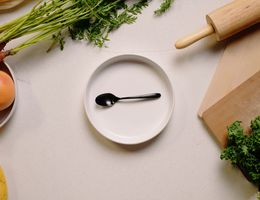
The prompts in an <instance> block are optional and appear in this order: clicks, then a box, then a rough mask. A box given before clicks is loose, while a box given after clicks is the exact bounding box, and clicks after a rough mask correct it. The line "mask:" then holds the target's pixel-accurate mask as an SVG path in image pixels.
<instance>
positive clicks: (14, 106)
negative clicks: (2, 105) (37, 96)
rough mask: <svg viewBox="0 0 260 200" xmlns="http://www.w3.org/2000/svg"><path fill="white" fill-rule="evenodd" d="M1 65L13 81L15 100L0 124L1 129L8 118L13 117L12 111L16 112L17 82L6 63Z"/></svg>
mask: <svg viewBox="0 0 260 200" xmlns="http://www.w3.org/2000/svg"><path fill="white" fill-rule="evenodd" d="M3 65H4V66H5V67H6V69H7V70H8V72H9V73H10V74H11V78H12V79H13V81H14V86H15V87H14V88H15V99H14V102H13V104H12V105H11V106H12V108H11V110H10V112H9V113H8V114H7V117H6V118H5V119H4V120H3V121H2V122H0V128H2V127H3V126H4V125H5V124H6V123H7V122H8V121H9V120H10V118H11V117H12V116H13V114H14V111H15V110H16V105H17V96H18V88H17V80H16V77H15V75H14V71H13V70H12V69H11V67H10V66H9V65H8V64H7V63H6V62H3Z"/></svg>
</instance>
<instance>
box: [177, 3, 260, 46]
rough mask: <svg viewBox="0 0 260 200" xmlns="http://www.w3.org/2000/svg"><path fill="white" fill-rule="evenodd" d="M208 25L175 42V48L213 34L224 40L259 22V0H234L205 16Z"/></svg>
mask: <svg viewBox="0 0 260 200" xmlns="http://www.w3.org/2000/svg"><path fill="white" fill-rule="evenodd" d="M206 20H207V23H208V25H207V26H206V27H205V28H203V29H202V30H201V31H199V32H196V33H194V34H192V35H189V36H187V37H185V38H183V39H180V40H178V41H177V42H176V43H175V47H176V48H177V49H182V48H185V47H187V46H189V45H191V44H193V43H194V42H196V41H198V40H200V39H202V38H204V37H206V36H209V35H211V34H214V35H215V36H216V39H217V41H221V40H224V39H226V38H228V37H230V36H232V35H234V34H236V33H238V32H240V31H242V30H244V29H246V28H248V27H250V26H252V25H254V24H257V23H259V22H260V0H235V1H233V2H231V3H229V4H227V5H225V6H223V7H221V8H219V9H217V10H215V11H213V12H211V13H210V14H208V15H207V16H206Z"/></svg>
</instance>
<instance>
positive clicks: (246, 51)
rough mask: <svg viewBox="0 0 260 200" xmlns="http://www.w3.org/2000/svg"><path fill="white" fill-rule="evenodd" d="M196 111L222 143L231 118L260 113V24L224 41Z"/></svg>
mask: <svg viewBox="0 0 260 200" xmlns="http://www.w3.org/2000/svg"><path fill="white" fill-rule="evenodd" d="M198 114H199V116H200V117H201V118H202V119H203V121H204V122H205V124H206V125H207V126H208V128H209V129H210V131H211V133H213V135H214V136H215V137H216V139H217V141H218V142H219V143H220V145H221V146H225V145H226V141H227V129H226V127H227V126H228V125H230V124H231V123H232V122H233V121H235V120H240V121H242V122H243V124H244V126H245V127H248V125H249V124H250V121H251V120H252V119H253V118H254V117H256V116H257V115H260V24H257V25H256V26H254V27H252V28H251V29H250V30H247V32H244V33H242V34H239V35H237V36H236V37H235V38H233V39H232V41H230V43H229V44H228V45H227V47H226V49H225V51H224V54H223V56H222V58H221V60H220V62H219V65H218V67H217V69H216V72H215V74H214V76H213V78H212V81H211V83H210V86H209V88H208V91H207V93H206V95H205V97H204V99H203V101H202V104H201V107H200V109H199V112H198Z"/></svg>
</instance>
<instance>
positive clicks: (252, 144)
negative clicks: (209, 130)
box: [220, 116, 260, 199]
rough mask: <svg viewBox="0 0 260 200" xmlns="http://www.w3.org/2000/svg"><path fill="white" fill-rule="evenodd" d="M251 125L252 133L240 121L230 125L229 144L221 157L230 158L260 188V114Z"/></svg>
mask: <svg viewBox="0 0 260 200" xmlns="http://www.w3.org/2000/svg"><path fill="white" fill-rule="evenodd" d="M250 127H251V132H250V134H245V131H244V129H243V127H242V126H241V122H240V121H236V122H234V123H233V124H232V125H231V126H229V127H228V144H227V147H226V148H225V149H224V150H223V151H222V153H221V156H220V158H221V159H225V160H230V161H231V163H232V164H233V165H234V166H237V167H238V168H239V169H240V170H241V172H242V173H243V174H244V176H245V177H246V178H247V179H248V180H249V181H250V182H251V183H253V184H254V185H256V186H257V187H258V190H260V116H258V117H256V118H255V119H254V120H252V121H251V126H250ZM258 199H260V194H259V193H258Z"/></svg>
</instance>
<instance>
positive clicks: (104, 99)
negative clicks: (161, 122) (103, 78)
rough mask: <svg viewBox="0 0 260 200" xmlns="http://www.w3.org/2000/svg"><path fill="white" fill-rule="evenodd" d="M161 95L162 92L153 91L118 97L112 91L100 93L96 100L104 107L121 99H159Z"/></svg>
mask: <svg viewBox="0 0 260 200" xmlns="http://www.w3.org/2000/svg"><path fill="white" fill-rule="evenodd" d="M160 97H161V94H160V93H151V94H145V95H139V96H130V97H117V96H115V95H114V94H112V93H104V94H100V95H98V96H97V97H96V99H95V101H96V104H98V105H100V106H104V107H110V106H113V105H114V104H115V103H116V102H118V101H120V100H126V99H143V100H152V99H158V98H160Z"/></svg>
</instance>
